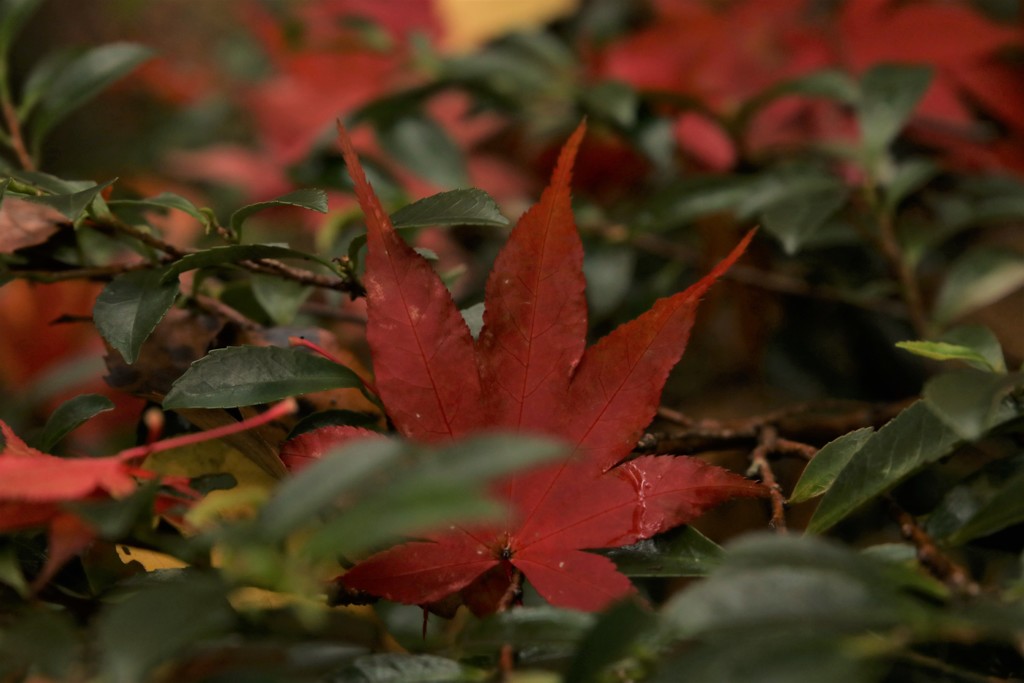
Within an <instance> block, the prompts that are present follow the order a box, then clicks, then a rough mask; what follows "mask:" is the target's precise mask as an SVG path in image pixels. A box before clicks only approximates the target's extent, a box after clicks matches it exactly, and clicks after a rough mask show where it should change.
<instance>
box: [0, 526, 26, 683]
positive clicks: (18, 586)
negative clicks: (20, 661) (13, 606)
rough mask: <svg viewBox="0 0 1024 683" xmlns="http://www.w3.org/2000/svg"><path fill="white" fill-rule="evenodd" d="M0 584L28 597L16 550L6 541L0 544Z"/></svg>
mask: <svg viewBox="0 0 1024 683" xmlns="http://www.w3.org/2000/svg"><path fill="white" fill-rule="evenodd" d="M0 584H3V585H4V586H7V587H8V588H13V589H14V592H15V593H17V594H18V596H19V597H22V598H27V597H28V596H29V593H30V591H29V587H28V581H26V580H25V575H24V573H22V571H21V562H20V561H19V559H18V552H17V548H15V546H14V544H12V543H10V542H9V541H8V540H7V539H4V541H3V542H0ZM3 650H4V645H3V637H2V636H0V652H3ZM0 671H2V669H0Z"/></svg>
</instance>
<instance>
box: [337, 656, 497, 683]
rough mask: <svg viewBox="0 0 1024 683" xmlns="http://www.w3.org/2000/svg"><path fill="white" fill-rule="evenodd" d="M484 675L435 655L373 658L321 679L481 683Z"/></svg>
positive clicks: (367, 682)
mask: <svg viewBox="0 0 1024 683" xmlns="http://www.w3.org/2000/svg"><path fill="white" fill-rule="evenodd" d="M487 678H488V675H487V673H486V672H484V671H481V670H479V669H474V668H471V667H469V666H465V665H463V664H459V663H458V662H456V661H454V660H451V659H446V658H444V657H438V656H436V655H401V654H390V653H388V654H375V655H365V656H362V657H358V658H357V659H356V660H355V661H354V662H353V663H352V664H350V665H349V666H347V667H345V668H344V669H343V670H342V671H339V672H338V673H335V674H331V675H330V676H328V677H327V678H325V679H324V681H325V683H460V682H461V681H483V680H486V679H487Z"/></svg>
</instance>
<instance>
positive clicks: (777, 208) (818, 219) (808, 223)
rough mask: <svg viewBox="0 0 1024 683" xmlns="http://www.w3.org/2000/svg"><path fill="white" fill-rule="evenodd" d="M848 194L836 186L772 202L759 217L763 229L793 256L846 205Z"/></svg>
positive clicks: (844, 189) (843, 188)
mask: <svg viewBox="0 0 1024 683" xmlns="http://www.w3.org/2000/svg"><path fill="white" fill-rule="evenodd" d="M847 195H848V192H847V190H846V188H845V187H842V186H836V187H832V188H828V189H824V190H817V191H813V192H807V193H805V194H803V195H802V196H799V197H793V198H790V199H785V200H783V201H781V202H776V203H774V204H772V205H771V206H769V207H768V208H766V209H765V210H764V212H763V213H762V214H761V218H762V220H763V222H764V228H765V230H767V231H768V232H770V233H771V234H772V235H774V236H775V238H776V239H778V240H779V242H781V243H782V248H783V249H784V250H785V252H786V253H787V254H790V255H793V254H795V253H797V252H798V251H799V250H800V248H801V247H802V246H803V245H804V243H806V242H807V241H808V240H810V239H811V238H812V237H814V234H815V233H816V232H817V231H818V230H819V229H820V228H821V227H822V226H823V225H824V224H825V222H826V221H827V220H828V219H829V218H831V217H832V216H833V215H834V214H835V213H836V212H837V211H838V210H839V209H840V208H842V206H843V205H844V204H845V203H846V198H847Z"/></svg>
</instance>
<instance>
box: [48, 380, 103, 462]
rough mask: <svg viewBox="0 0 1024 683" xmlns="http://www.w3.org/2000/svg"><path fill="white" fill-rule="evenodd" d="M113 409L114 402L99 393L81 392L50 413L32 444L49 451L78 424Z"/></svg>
mask: <svg viewBox="0 0 1024 683" xmlns="http://www.w3.org/2000/svg"><path fill="white" fill-rule="evenodd" d="M113 409H114V402H113V401H111V400H110V399H109V398H107V397H106V396H101V395H99V394H81V395H79V396H75V397H74V398H70V399H68V400H67V401H65V402H64V403H62V404H60V405H59V406H58V407H57V409H56V410H54V411H53V412H52V413H51V414H50V418H49V419H48V420H47V421H46V425H45V426H44V427H43V431H42V434H41V435H40V436H39V438H37V439H35V440H34V445H35V447H36V448H38V449H39V450H41V451H42V452H44V453H49V452H50V451H51V450H53V447H54V446H56V445H57V444H58V443H59V442H60V440H61V439H63V438H64V437H65V436H67V435H68V434H70V433H71V432H73V431H74V430H75V429H77V428H78V427H79V426H80V425H82V424H83V423H85V422H87V421H88V420H91V419H92V418H94V417H96V416H97V415H99V414H100V413H105V412H107V411H108V410H113Z"/></svg>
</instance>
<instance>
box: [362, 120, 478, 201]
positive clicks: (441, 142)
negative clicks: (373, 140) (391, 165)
mask: <svg viewBox="0 0 1024 683" xmlns="http://www.w3.org/2000/svg"><path fill="white" fill-rule="evenodd" d="M374 124H375V127H376V129H377V140H378V141H379V142H380V146H381V147H382V148H384V150H385V151H386V152H387V153H388V154H390V155H391V156H392V157H394V158H395V159H396V160H398V161H399V162H400V163H401V164H403V165H404V166H405V167H406V168H408V169H409V170H410V171H412V172H413V173H415V174H416V175H418V176H420V177H421V178H423V179H424V180H427V181H429V182H430V183H432V184H434V185H438V186H441V187H447V188H456V187H465V186H466V185H469V176H468V175H467V172H466V164H465V161H464V160H463V158H462V151H461V150H460V149H459V147H458V146H457V145H456V144H455V142H454V141H453V140H452V139H451V138H450V137H448V133H447V132H445V130H444V129H443V128H441V127H440V126H439V125H437V123H435V122H434V121H433V120H431V119H429V118H426V117H424V116H421V115H406V116H402V117H399V118H398V119H395V120H386V121H375V122H374Z"/></svg>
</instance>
